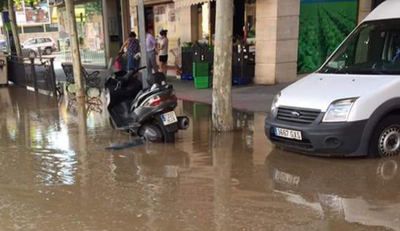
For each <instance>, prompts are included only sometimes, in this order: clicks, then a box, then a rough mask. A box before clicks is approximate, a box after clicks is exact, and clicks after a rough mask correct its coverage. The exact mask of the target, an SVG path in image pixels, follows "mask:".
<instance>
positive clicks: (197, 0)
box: [174, 0, 215, 8]
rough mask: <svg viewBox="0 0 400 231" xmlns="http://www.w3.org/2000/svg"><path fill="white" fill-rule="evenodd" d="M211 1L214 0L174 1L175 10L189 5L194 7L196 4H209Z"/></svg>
mask: <svg viewBox="0 0 400 231" xmlns="http://www.w3.org/2000/svg"><path fill="white" fill-rule="evenodd" d="M211 1H215V0H174V2H175V8H181V7H189V6H191V5H196V4H200V3H205V2H211Z"/></svg>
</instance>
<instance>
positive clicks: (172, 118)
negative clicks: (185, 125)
mask: <svg viewBox="0 0 400 231" xmlns="http://www.w3.org/2000/svg"><path fill="white" fill-rule="evenodd" d="M161 120H162V122H163V124H164V125H165V126H167V125H170V124H173V123H176V122H178V119H177V118H176V114H175V112H174V111H170V112H167V113H164V114H162V115H161Z"/></svg>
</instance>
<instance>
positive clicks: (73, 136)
mask: <svg viewBox="0 0 400 231" xmlns="http://www.w3.org/2000/svg"><path fill="white" fill-rule="evenodd" d="M94 95H96V94H94ZM106 101H107V100H106V98H105V97H103V96H101V97H89V99H88V100H87V103H86V105H85V106H84V107H80V106H78V105H79V104H78V103H77V102H76V101H75V100H73V99H72V98H64V99H61V100H59V101H57V100H55V99H53V98H48V97H46V96H43V95H36V94H35V93H32V92H27V91H26V90H24V89H20V88H0V107H1V110H0V118H1V119H0V128H1V130H0V230H1V231H3V230H23V231H26V230H41V231H53V230H85V231H86V230H88V231H89V230H90V231H91V230H93V231H95V230H96V231H98V230H110V231H118V230H307V231H309V230H400V194H399V189H400V169H399V167H400V166H399V164H400V158H393V159H323V158H315V157H307V156H302V155H298V154H292V153H287V152H284V151H281V150H277V149H274V148H273V146H272V145H271V144H270V143H269V141H267V139H266V138H265V135H264V131H263V126H264V119H265V116H264V114H252V113H244V112H235V121H236V126H237V131H236V132H234V133H231V134H214V133H212V132H211V131H212V130H211V118H210V113H211V109H210V107H209V106H207V105H204V104H197V103H190V102H180V105H179V107H178V109H177V112H178V114H185V115H187V116H189V117H190V119H191V126H190V128H189V130H187V131H183V132H179V134H178V135H177V141H176V143H175V144H147V145H142V146H139V147H136V148H129V149H125V150H121V151H108V150H106V149H105V148H106V147H107V146H109V145H110V144H112V143H115V142H124V141H127V140H128V139H129V137H128V136H127V135H125V134H122V133H120V132H117V131H114V130H113V129H112V128H111V127H110V125H109V120H108V114H107V110H106V106H105V104H106Z"/></svg>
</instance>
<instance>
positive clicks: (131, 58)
mask: <svg viewBox="0 0 400 231" xmlns="http://www.w3.org/2000/svg"><path fill="white" fill-rule="evenodd" d="M125 49H126V54H127V61H128V62H127V68H126V70H127V71H132V70H136V69H138V67H139V58H138V57H139V55H140V43H139V40H138V39H137V38H136V33H135V32H131V33H129V38H128V39H127V40H126V41H125V42H124V44H123V45H122V47H121V50H120V53H124V50H125Z"/></svg>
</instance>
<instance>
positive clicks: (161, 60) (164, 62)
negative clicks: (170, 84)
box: [160, 55, 168, 75]
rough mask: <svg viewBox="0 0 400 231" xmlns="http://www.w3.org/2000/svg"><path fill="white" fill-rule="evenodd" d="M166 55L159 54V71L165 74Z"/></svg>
mask: <svg viewBox="0 0 400 231" xmlns="http://www.w3.org/2000/svg"><path fill="white" fill-rule="evenodd" d="M167 62H168V55H160V64H161V72H162V73H164V74H165V75H166V74H167Z"/></svg>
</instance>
